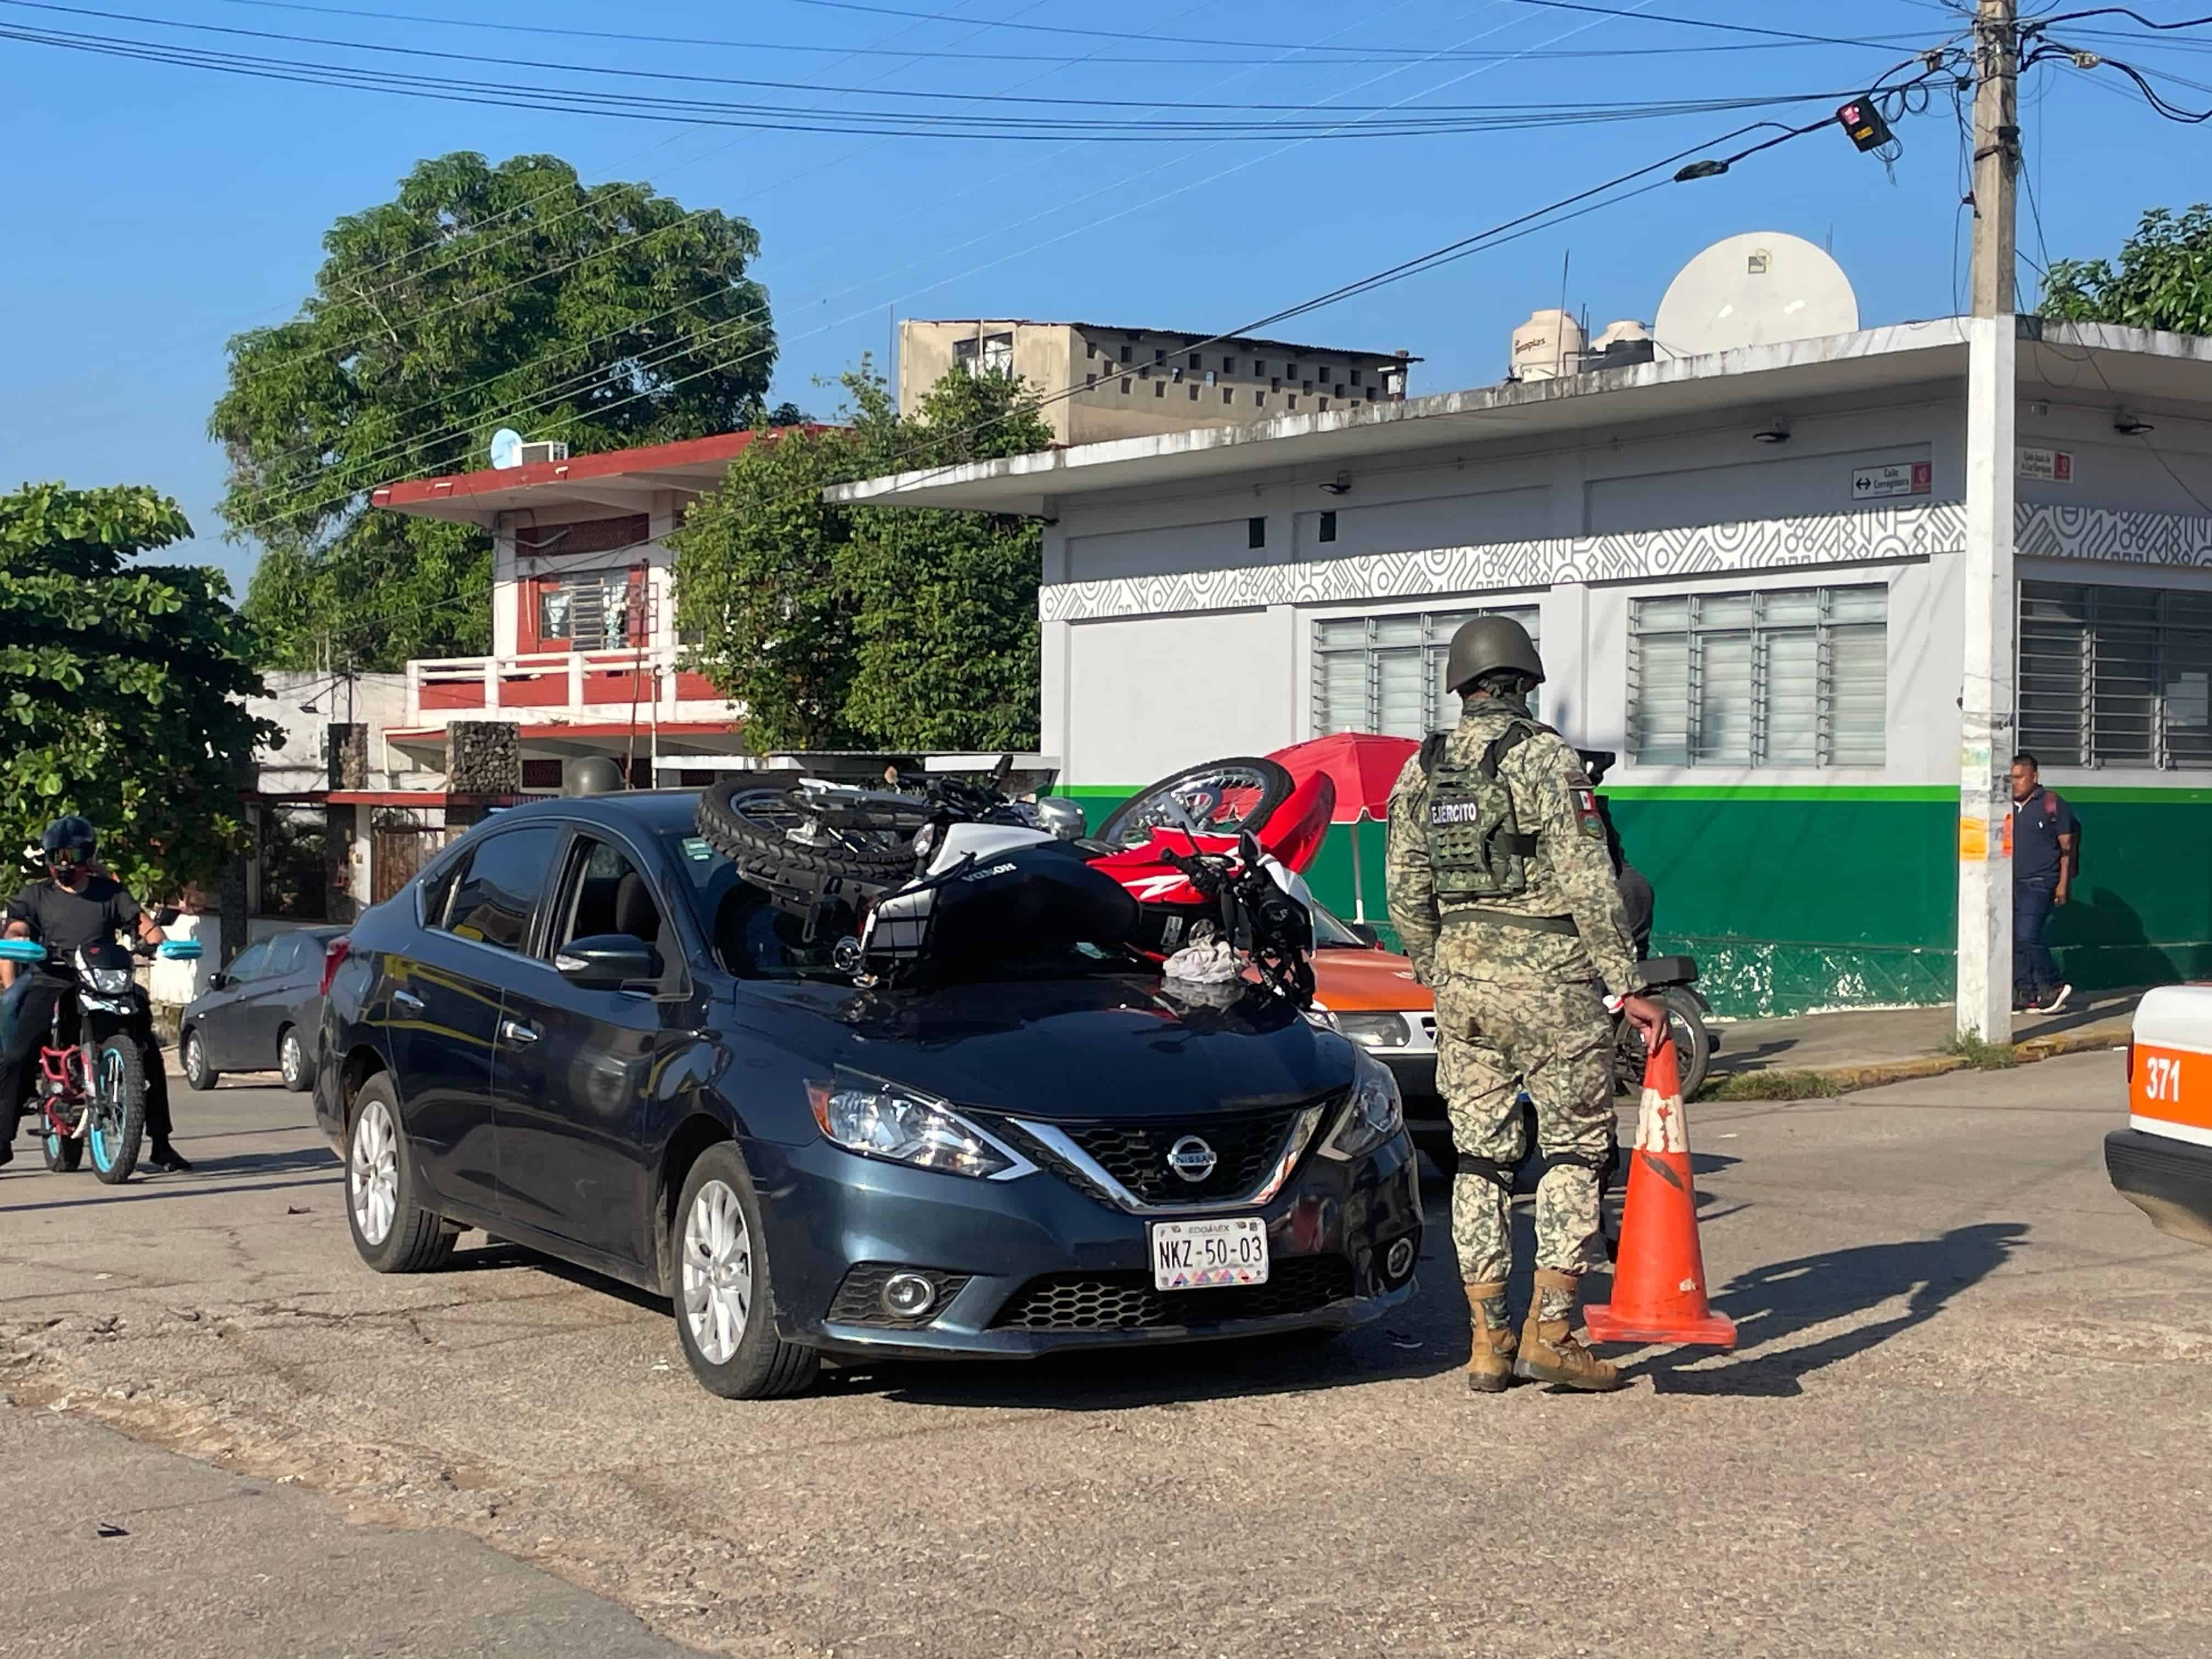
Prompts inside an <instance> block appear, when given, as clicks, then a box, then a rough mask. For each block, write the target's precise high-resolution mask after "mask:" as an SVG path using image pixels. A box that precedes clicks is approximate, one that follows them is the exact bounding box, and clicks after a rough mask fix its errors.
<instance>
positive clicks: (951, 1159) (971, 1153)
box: [806, 1072, 1030, 1181]
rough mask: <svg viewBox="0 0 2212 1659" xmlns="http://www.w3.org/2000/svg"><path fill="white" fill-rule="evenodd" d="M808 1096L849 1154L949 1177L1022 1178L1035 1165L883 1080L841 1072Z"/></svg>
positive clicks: (941, 1106) (813, 1086)
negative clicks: (1013, 1176)
mask: <svg viewBox="0 0 2212 1659" xmlns="http://www.w3.org/2000/svg"><path fill="white" fill-rule="evenodd" d="M806 1094H807V1097H808V1099H809V1100H810V1101H811V1102H812V1103H813V1106H814V1121H815V1122H817V1124H819V1125H821V1127H822V1133H823V1134H824V1135H826V1136H828V1137H829V1139H831V1140H833V1141H835V1142H836V1144H837V1145H838V1146H842V1147H843V1148H844V1149H845V1150H846V1151H847V1152H858V1153H860V1155H861V1156H862V1157H864V1158H884V1159H887V1160H888V1161H890V1162H891V1163H893V1164H913V1165H914V1166H915V1168H916V1169H921V1170H944V1171H945V1172H946V1173H947V1174H949V1175H964V1176H975V1177H976V1178H977V1179H979V1180H984V1181H987V1180H990V1179H992V1178H993V1177H994V1176H1010V1175H1020V1174H1023V1173H1025V1172H1026V1171H1027V1170H1028V1169H1029V1167H1030V1166H1029V1165H1028V1164H1024V1162H1023V1161H1022V1160H1021V1159H1020V1158H1017V1157H1016V1156H1015V1155H1014V1154H1013V1153H1012V1152H1008V1151H1007V1150H1006V1148H1005V1147H1003V1146H1000V1145H999V1143H998V1142H997V1141H995V1140H994V1139H991V1137H990V1136H988V1135H987V1134H985V1133H983V1132H982V1131H981V1129H979V1128H977V1127H975V1125H974V1124H972V1123H970V1122H969V1121H967V1120H966V1119H965V1118H963V1117H962V1116H961V1115H959V1114H958V1113H957V1112H956V1111H954V1110H953V1109H951V1107H950V1106H948V1105H946V1104H945V1103H944V1102H943V1101H941V1100H933V1099H931V1098H930V1097H928V1096H927V1095H924V1094H920V1093H917V1092H915V1091H913V1090H911V1089H902V1088H901V1087H900V1086H899V1085H897V1084H896V1083H886V1082H884V1081H883V1080H882V1079H879V1078H872V1077H862V1076H860V1075H859V1074H857V1073H851V1072H841V1073H838V1074H837V1078H836V1081H835V1082H832V1083H810V1084H808V1085H806Z"/></svg>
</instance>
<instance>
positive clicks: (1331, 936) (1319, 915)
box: [1306, 902, 1370, 951]
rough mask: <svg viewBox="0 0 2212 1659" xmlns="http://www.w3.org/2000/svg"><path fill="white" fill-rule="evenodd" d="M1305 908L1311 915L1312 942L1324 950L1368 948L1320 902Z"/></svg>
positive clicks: (1360, 949) (1366, 944)
mask: <svg viewBox="0 0 2212 1659" xmlns="http://www.w3.org/2000/svg"><path fill="white" fill-rule="evenodd" d="M1306 908H1307V909H1308V910H1309V911H1310V913H1311V914H1312V915H1313V930H1314V943H1315V944H1316V945H1318V946H1320V947H1321V948H1322V950H1324V951H1329V950H1338V951H1364V950H1367V949H1369V948H1370V946H1369V945H1368V943H1367V941H1366V940H1365V939H1362V938H1360V937H1359V935H1358V934H1357V933H1353V932H1352V929H1351V928H1349V927H1346V926H1345V925H1344V924H1343V923H1342V922H1340V921H1338V920H1337V919H1336V917H1335V916H1334V915H1332V914H1331V913H1330V912H1329V911H1328V909H1326V908H1323V907H1322V905H1321V904H1320V903H1318V902H1316V903H1313V904H1309V905H1308V906H1307V907H1306Z"/></svg>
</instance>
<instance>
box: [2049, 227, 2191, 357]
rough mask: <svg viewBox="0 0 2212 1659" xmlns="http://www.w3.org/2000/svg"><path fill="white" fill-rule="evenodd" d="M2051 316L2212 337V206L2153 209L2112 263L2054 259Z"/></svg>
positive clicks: (2051, 285) (2051, 283) (2075, 320)
mask: <svg viewBox="0 0 2212 1659" xmlns="http://www.w3.org/2000/svg"><path fill="white" fill-rule="evenodd" d="M2042 310H2043V314H2044V315H2045V316H2046V317H2057V318H2063V319H2066V320H2068V321H2070V322H2087V323H2118V324H2121V325H2124V326H2126V327H2129V328H2149V329H2164V330H2166V331H2170V332H2172V333H2175V334H2212V205H2208V204H2204V203H2202V202H2200V203H2198V204H2197V205H2196V206H2195V207H2193V208H2191V209H2190V210H2188V211H2187V212H2186V213H2183V214H2180V215H2178V216H2177V215H2175V214H2173V213H2171V212H2169V211H2167V210H2166V209H2165V208H2153V209H2151V210H2150V211H2149V212H2148V213H2146V214H2144V215H2143V216H2142V223H2141V224H2139V225H2138V226H2136V234H2134V235H2132V236H2130V238H2128V240H2126V241H2125V242H2124V243H2123V244H2121V246H2120V254H2119V261H2118V264H2117V265H2115V264H2113V262H2112V261H2111V260H2109V259H2054V260H2052V261H2051V271H2050V274H2049V276H2047V277H2046V278H2045V282H2044V285H2043V305H2042Z"/></svg>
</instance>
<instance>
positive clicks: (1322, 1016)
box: [1306, 1001, 1343, 1031]
mask: <svg viewBox="0 0 2212 1659" xmlns="http://www.w3.org/2000/svg"><path fill="white" fill-rule="evenodd" d="M1306 1024H1309V1025H1310V1026H1312V1027H1313V1028H1314V1029H1315V1030H1321V1031H1336V1030H1342V1029H1343V1027H1341V1026H1340V1025H1339V1024H1337V1021H1336V1015H1335V1014H1334V1012H1331V1010H1330V1008H1329V1006H1328V1004H1327V1003H1325V1002H1319V1001H1316V1003H1315V1004H1314V1005H1313V1006H1311V1007H1310V1008H1308V1009H1307V1010H1306Z"/></svg>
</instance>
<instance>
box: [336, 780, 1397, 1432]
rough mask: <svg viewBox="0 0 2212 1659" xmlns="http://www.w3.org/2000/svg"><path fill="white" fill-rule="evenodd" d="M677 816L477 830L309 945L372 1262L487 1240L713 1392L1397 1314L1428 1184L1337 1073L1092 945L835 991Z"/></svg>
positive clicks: (1269, 1027)
mask: <svg viewBox="0 0 2212 1659" xmlns="http://www.w3.org/2000/svg"><path fill="white" fill-rule="evenodd" d="M695 799H696V797H695V795H693V794H692V793H683V792H665V793H663V792H653V793H629V794H611V795H602V796H597V797H586V798H581V799H562V800H550V801H545V802H543V803H538V804H534V805H527V806H523V807H520V808H517V809H515V810H513V811H508V812H504V813H501V814H500V815H498V816H497V817H494V818H492V819H490V820H489V821H488V822H487V823H484V824H483V825H481V826H479V827H478V828H477V829H473V830H471V832H470V833H469V834H467V835H466V836H463V837H461V838H460V839H459V840H458V841H456V842H454V843H453V845H452V846H450V847H449V848H447V849H446V850H445V851H444V852H443V853H442V854H441V855H440V856H439V857H438V858H437V859H436V860H435V862H434V863H432V864H431V865H430V866H428V868H427V869H425V870H424V871H423V872H422V874H421V875H420V876H418V877H417V878H416V879H415V880H413V881H412V882H410V883H409V884H408V885H407V886H406V887H404V888H403V889H402V890H400V891H399V892H398V894H397V895H396V896H393V897H392V899H390V900H389V901H387V902H385V903H382V904H380V905H378V906H376V907H375V908H373V909H370V910H368V911H367V912H366V913H364V914H363V915H362V918H361V920H360V921H358V922H357V923H356V926H355V927H354V928H353V930H352V933H351V935H350V938H349V940H348V941H347V942H346V944H345V945H344V946H343V949H337V948H334V949H333V951H332V952H331V955H332V957H334V958H335V959H336V965H335V968H334V969H332V971H331V983H330V985H329V987H328V992H329V994H328V998H327V1001H326V1005H325V1013H324V1018H323V1031H322V1042H321V1045H320V1063H319V1066H318V1068H317V1072H316V1078H315V1112H316V1115H317V1117H318V1118H319V1121H321V1123H322V1125H323V1127H324V1128H325V1130H326V1131H327V1132H328V1133H330V1135H331V1138H332V1139H333V1141H334V1142H336V1143H337V1146H338V1149H339V1151H340V1152H341V1153H342V1155H343V1158H344V1159H345V1168H346V1183H347V1199H348V1203H347V1210H348V1213H349V1221H350V1224H351V1227H352V1231H353V1237H354V1243H355V1245H356V1248H357V1249H358V1250H359V1251H360V1253H361V1255H362V1260H363V1261H367V1262H368V1264H369V1265H370V1266H371V1267H374V1268H376V1269H377V1270H379V1271H380V1272H384V1273H411V1272H421V1271H423V1270H426V1269H429V1268H433V1267H437V1266H439V1265H440V1264H441V1263H442V1262H443V1261H445V1260H446V1258H447V1255H449V1253H450V1252H451V1251H452V1249H453V1241H454V1238H455V1237H456V1236H457V1235H458V1234H459V1232H461V1231H463V1230H465V1229H467V1228H471V1227H479V1228H483V1229H484V1230H486V1231H489V1232H491V1233H493V1234H495V1235H496V1236H497V1237H501V1238H503V1239H507V1240H511V1241H513V1242H514V1243H519V1244H522V1245H526V1246H527V1247H529V1248H531V1249H536V1250H539V1251H543V1252H544V1253H545V1254H547V1255H553V1256H556V1257H559V1258H561V1259H562V1260H564V1261H572V1262H574V1263H577V1264H578V1265H580V1266H582V1267H589V1268H592V1269H595V1270H597V1271H599V1272H601V1273H606V1274H609V1275H611V1277H613V1278H616V1279H622V1280H624V1281H627V1282H628V1283H630V1284H632V1285H639V1286H641V1287H643V1288H645V1289H647V1290H649V1291H653V1292H655V1293H656V1294H659V1295H662V1296H666V1297H669V1298H670V1299H671V1302H672V1304H673V1305H674V1309H675V1313H676V1327H677V1330H678V1335H679V1338H680V1340H681V1341H682V1343H683V1346H684V1357H685V1358H687V1359H688V1360H689V1361H690V1364H691V1368H692V1370H694V1372H696V1375H697V1376H698V1377H699V1379H700V1381H701V1382H702V1383H704V1384H705V1385H706V1386H707V1387H708V1389H711V1390H713V1391H714V1393H716V1394H720V1395H726V1396H730V1397H733V1398H761V1397H765V1396H769V1395H782V1394H789V1393H793V1392H795V1391H797V1390H799V1389H803V1388H805V1387H806V1386H807V1384H808V1383H810V1382H811V1380H812V1379H813V1377H814V1376H815V1374H816V1372H817V1369H818V1368H819V1365H820V1364H821V1361H822V1359H823V1357H824V1356H825V1355H828V1356H845V1357H866V1356H877V1357H883V1356H896V1355H901V1354H908V1355H914V1356H918V1357H919V1356H951V1355H969V1356H996V1357H1015V1356H1022V1355H1030V1354H1037V1353H1042V1352H1050V1351H1054V1350H1059V1349H1074V1348H1094V1347H1100V1346H1129V1345H1133V1344H1139V1343H1152V1342H1174V1341H1188V1340H1202V1339H1211V1338H1222V1337H1237V1336H1246V1335H1256V1334H1268V1333H1274V1332H1280V1331H1287V1330H1295V1329H1302V1328H1318V1329H1322V1330H1329V1329H1341V1328H1346V1327H1349V1326H1352V1325H1355V1324H1358V1323H1360V1322H1364V1321H1366V1320H1369V1319H1372V1318H1374V1317H1375V1316H1376V1315H1378V1314H1379V1313H1381V1312H1383V1310H1385V1309H1388V1308H1389V1307H1392V1306H1395V1305H1396V1304H1398V1303H1400V1302H1402V1301H1403V1300H1404V1299H1405V1298H1406V1297H1407V1296H1408V1295H1409V1294H1410V1291H1411V1289H1412V1280H1413V1263H1414V1261H1415V1259H1416V1258H1417V1257H1418V1255H1419V1250H1420V1228H1421V1210H1420V1200H1419V1188H1418V1186H1417V1183H1416V1177H1415V1166H1414V1158H1413V1149H1412V1146H1411V1145H1410V1143H1409V1142H1408V1141H1407V1138H1406V1134H1405V1130H1404V1126H1403V1123H1402V1121H1401V1114H1400V1109H1399V1101H1398V1095H1397V1090H1396V1087H1395V1085H1394V1084H1393V1083H1392V1081H1391V1079H1390V1076H1389V1073H1388V1072H1387V1071H1385V1070H1384V1069H1383V1067H1382V1066H1380V1065H1379V1064H1377V1063H1376V1062H1375V1061H1374V1060H1370V1059H1369V1058H1368V1057H1367V1056H1366V1055H1365V1054H1363V1053H1361V1052H1360V1051H1359V1050H1358V1049H1357V1048H1355V1047H1354V1046H1353V1045H1352V1043H1350V1042H1346V1040H1345V1039H1344V1038H1342V1037H1340V1036H1337V1035H1335V1034H1334V1032H1331V1031H1328V1030H1322V1029H1319V1028H1317V1027H1316V1025H1314V1024H1311V1023H1310V1022H1309V1021H1308V1019H1307V1018H1305V1017H1304V1015H1303V1014H1301V1013H1300V1012H1298V1011H1297V1009H1296V1008H1294V1007H1293V1006H1291V1004H1290V1003H1289V1002H1287V1001H1286V1000H1284V999H1282V998H1280V997H1278V996H1274V995H1272V994H1268V993H1266V992H1264V991H1262V990H1261V989H1260V988H1259V987H1212V988H1213V991H1214V998H1213V1000H1212V1001H1210V1002H1209V1001H1206V1000H1185V999H1183V998H1181V997H1178V996H1177V995H1175V994H1171V987H1164V984H1163V981H1161V980H1160V978H1159V976H1158V973H1157V971H1154V972H1150V973H1147V972H1145V971H1143V970H1142V964H1141V963H1136V962H1133V961H1132V960H1130V959H1128V958H1126V957H1115V956H1113V955H1110V954H1109V953H1105V952H1101V951H1091V950H1088V949H1078V950H1074V951H1066V952H1062V953H1058V954H1054V955H1051V956H1048V957H1044V958H1042V959H1041V960H1036V961H1029V962H1019V963H1016V965H1014V966H1012V967H1010V968H1009V969H1007V970H1006V972H1005V973H1004V974H1003V975H1001V976H1000V977H997V978H995V979H994V980H993V981H991V982H988V983H974V982H963V983H956V984H946V985H939V986H936V987H932V988H917V989H908V990H888V989H883V988H872V989H871V988H862V987H857V986H856V985H855V984H854V981H853V979H852V977H851V975H849V974H847V973H843V972H841V971H839V969H837V968H836V965H835V964H834V962H833V954H834V951H835V947H836V940H835V939H831V938H829V937H824V936H815V937H810V936H809V929H808V927H807V925H806V923H805V921H803V920H802V919H800V918H798V917H795V916H793V915H790V914H788V913H787V911H784V910H781V909H779V908H775V906H774V905H772V904H771V903H770V902H769V899H768V897H767V896H766V895H765V894H763V892H761V891H759V890H757V889H755V888H753V887H751V886H750V885H749V884H746V883H745V882H744V880H742V879H741V878H739V876H738V872H736V870H735V869H734V868H733V867H732V866H731V865H730V863H729V862H728V861H727V860H725V859H724V858H723V857H721V855H720V854H718V853H716V852H714V850H713V849H712V848H709V847H708V845H707V843H706V842H704V841H703V840H702V839H700V838H699V836H697V835H696V832H695V829H694V827H693V816H692V815H693V803H694V801H695ZM1009 955H1010V958H1011V957H1015V956H1018V951H1010V952H1009ZM1194 995H1197V994H1195V993H1194Z"/></svg>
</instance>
